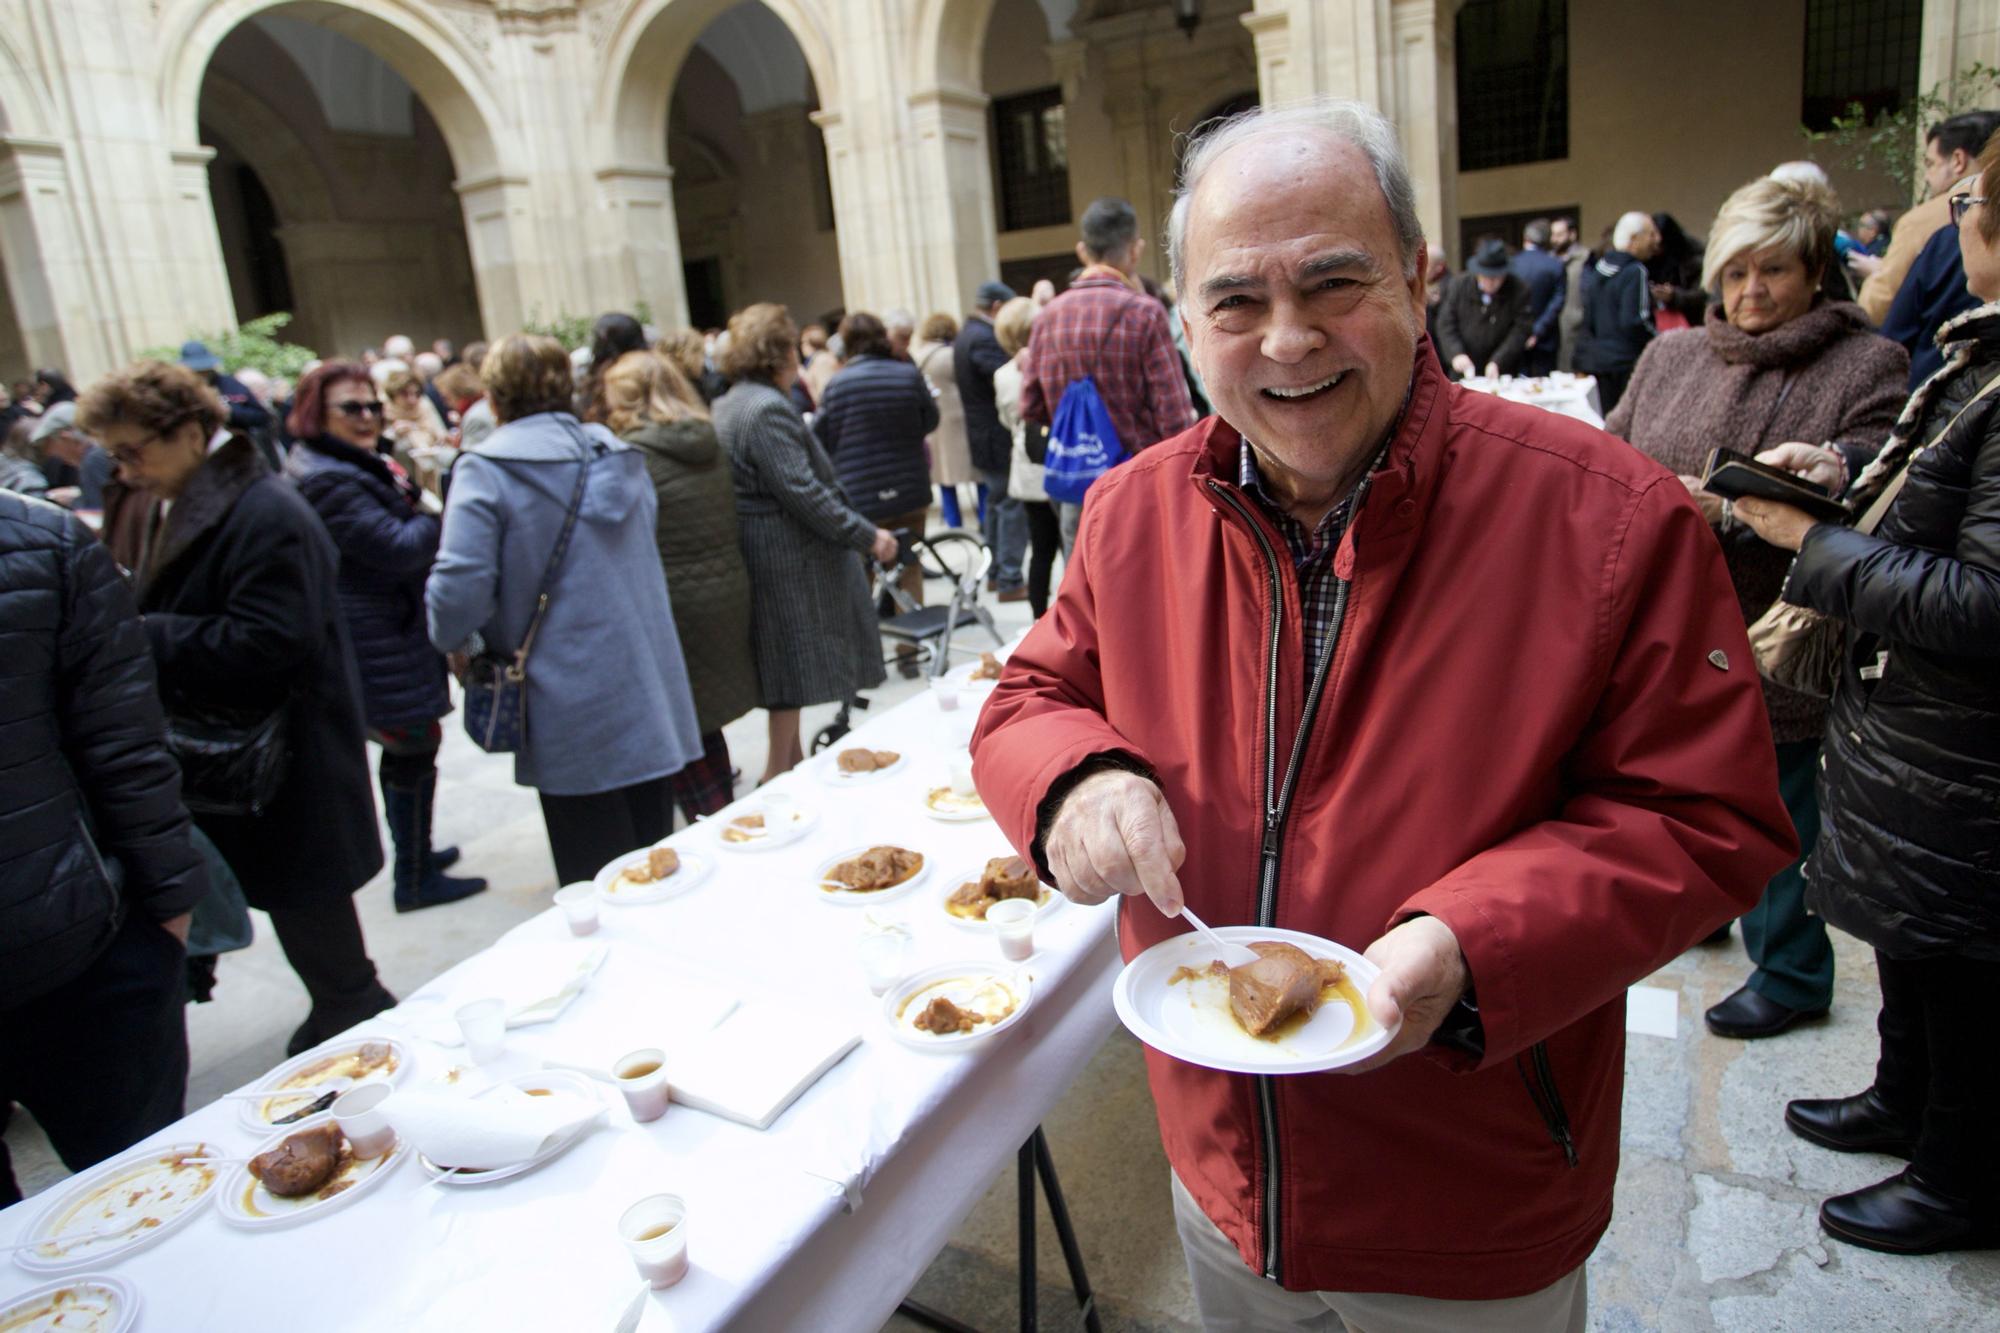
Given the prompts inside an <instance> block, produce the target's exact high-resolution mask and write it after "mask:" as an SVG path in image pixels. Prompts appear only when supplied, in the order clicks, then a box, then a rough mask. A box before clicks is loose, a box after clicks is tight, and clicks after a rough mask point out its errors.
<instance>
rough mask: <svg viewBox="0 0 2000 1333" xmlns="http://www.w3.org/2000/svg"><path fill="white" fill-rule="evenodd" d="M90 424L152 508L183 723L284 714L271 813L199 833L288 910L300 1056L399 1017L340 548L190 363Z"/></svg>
mask: <svg viewBox="0 0 2000 1333" xmlns="http://www.w3.org/2000/svg"><path fill="white" fill-rule="evenodd" d="M77 421H78V424H79V425H80V426H81V427H82V428H83V429H84V430H85V431H86V432H87V433H88V434H90V435H91V436H92V437H93V438H95V439H96V440H98V441H99V442H100V443H102V444H103V445H104V447H105V448H106V449H108V450H109V451H110V453H111V456H112V457H113V458H114V459H116V460H117V463H118V473H119V481H120V483H121V485H122V489H123V491H124V495H123V496H122V499H121V503H135V504H140V505H142V506H144V509H143V512H142V519H143V521H142V522H141V524H140V525H139V526H140V530H139V531H138V532H137V534H136V542H135V549H134V551H133V553H132V556H131V564H132V567H133V578H134V581H135V583H136V585H137V586H136V591H137V594H138V600H139V610H140V611H141V613H142V617H143V619H142V623H143V624H144V627H145V631H146V639H147V644H148V646H149V647H150V648H151V649H152V654H153V663H154V665H155V666H156V667H157V668H158V671H159V684H160V696H161V699H162V701H163V702H164V703H165V705H166V710H167V715H168V717H169V718H170V719H173V718H202V719H206V718H213V717H217V716H235V717H249V718H258V719H267V718H270V717H271V716H272V715H273V714H278V713H282V714H283V717H282V731H281V735H282V737H283V744H282V749H283V751H284V753H285V754H286V755H287V759H286V761H285V763H284V766H283V770H282V772H283V776H282V778H281V779H280V780H279V783H278V786H277V789H276V791H275V792H274V793H273V794H271V795H270V797H269V799H268V800H267V801H266V802H265V804H264V805H263V808H262V812H261V813H259V814H209V813H201V812H196V814H195V823H196V825H198V826H199V827H200V829H201V831H202V832H204V833H206V834H207V835H208V836H209V838H210V840H211V841H213V842H214V843H215V846H216V849H217V850H218V851H220V852H221V853H222V857H223V859H224V860H225V861H227V862H228V863H229V866H230V868H231V869H232V870H234V871H235V872H236V877H237V878H238V879H239V880H240V881H241V882H242V885H243V893H244V896H245V897H246V898H248V899H249V900H250V905H251V906H252V907H257V908H261V909H262V910H264V911H265V912H268V913H270V916H271V925H272V926H273V928H275V930H276V931H277V935H278V943H279V944H280V945H281V946H283V948H284V950H285V957H286V958H287V959H289V960H290V962H291V964H292V968H293V970H294V971H296V972H297V973H298V975H299V980H301V981H302V982H304V983H305V987H306V991H307V993H308V994H309V995H310V996H311V997H312V1010H311V1012H310V1013H309V1014H308V1015H307V1017H306V1021H305V1022H304V1023H302V1024H300V1025H299V1028H298V1030H297V1031H296V1032H294V1033H293V1034H292V1038H291V1041H290V1043H289V1045H288V1048H287V1049H288V1050H289V1051H291V1052H292V1053H294V1054H296V1053H297V1052H299V1051H303V1050H306V1049H308V1048H309V1047H312V1046H314V1045H317V1044H318V1043H319V1042H322V1041H324V1040H326V1039H327V1038H328V1037H331V1036H333V1035H335V1034H336V1033H339V1032H342V1031H344V1030H346V1029H347V1028H349V1027H352V1026H353V1025H354V1024H356V1023H359V1022H360V1021H361V1020H363V1019H365V1018H369V1017H372V1016H373V1015H375V1014H377V1013H380V1012H381V1011H382V1010H384V1009H387V1008H388V1007H389V1006H391V1005H393V1004H394V1003H395V997H394V996H392V995H390V994H389V992H388V991H387V990H386V989H385V988H384V987H383V985H382V983H381V981H380V980H379V979H378V978H377V977H376V975H375V964H374V963H373V962H372V961H371V960H370V959H369V957H368V950H367V947H366V945H365V943H364V941H363V940H362V937H361V921H360V919H359V918H358V917H357V916H356V915H355V911H354V891H355V890H356V889H359V888H360V887H361V886H362V885H363V884H365V883H367V881H368V880H369V878H370V877H372V876H373V875H374V874H375V872H376V871H378V870H380V869H381V868H382V842H381V838H380V836H379V835H378V834H377V833H376V830H375V799H374V795H373V793H372V792H370V791H369V789H368V754H367V749H366V747H365V746H364V744H363V743H362V738H361V736H362V721H361V686H360V682H359V680H358V679H357V677H356V672H355V667H354V649H353V647H352V645H351V644H350V643H349V641H348V636H347V623H346V620H345V618H344V617H343V616H342V615H341V610H340V602H339V597H338V570H339V567H340V563H341V561H340V552H339V551H338V550H336V549H335V547H334V544H333V542H332V541H331V540H329V539H328V537H327V533H326V528H325V526H324V525H323V524H322V523H321V522H320V520H319V517H318V516H317V515H316V514H315V513H314V512H313V510H312V507H311V506H310V505H308V504H307V503H306V502H305V501H304V500H303V499H301V498H300V497H299V493H298V491H297V490H295V489H294V488H293V487H292V486H290V485H288V484H287V483H286V482H285V480H284V479H283V478H282V477H279V476H277V475H275V474H273V473H272V472H271V470H270V468H269V467H268V465H266V463H265V462H264V458H263V455H262V453H260V452H259V450H258V448H257V446H256V445H255V444H254V443H253V442H252V441H251V440H250V439H249V438H248V437H247V436H243V435H239V434H236V433H234V432H232V431H230V430H229V429H228V428H227V426H226V424H225V423H226V422H227V421H228V410H227V409H226V408H225V407H224V406H223V403H222V399H221V398H220V397H218V396H217V395H216V392H215V390H213V389H211V388H209V386H208V385H206V384H204V383H203V382H202V381H201V379H200V377H199V376H197V375H196V374H195V373H194V372H193V371H191V370H188V369H187V368H186V367H184V366H177V365H168V364H166V363H164V362H160V361H141V362H138V363H137V364H135V365H132V366H128V367H126V368H125V369H124V370H120V371H115V372H113V373H112V374H110V375H106V376H105V377H104V378H103V379H101V380H99V381H98V382H97V383H95V384H93V385H91V387H90V389H89V390H88V391H87V392H86V393H85V394H84V395H83V397H82V399H81V400H80V401H79V403H78V411H77ZM107 518H108V521H109V520H110V519H111V518H112V516H107ZM190 804H191V805H192V804H195V802H193V801H190Z"/></svg>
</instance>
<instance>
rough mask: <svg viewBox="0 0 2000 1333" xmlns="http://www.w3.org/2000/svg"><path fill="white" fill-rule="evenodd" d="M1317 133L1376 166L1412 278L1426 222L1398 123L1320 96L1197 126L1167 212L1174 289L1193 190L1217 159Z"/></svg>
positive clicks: (1180, 281)
mask: <svg viewBox="0 0 2000 1333" xmlns="http://www.w3.org/2000/svg"><path fill="white" fill-rule="evenodd" d="M1315 130H1317V131H1319V132H1321V133H1324V134H1331V135H1332V136H1333V137H1334V138H1336V139H1339V140H1340V141H1341V142H1343V143H1349V144H1352V145H1354V146H1355V147H1356V148H1359V149H1360V150H1361V151H1362V152H1363V153H1364V154H1366V156H1367V158H1368V162H1369V165H1371V166H1373V167H1374V168H1375V183H1376V184H1377V185H1379V186H1381V187H1382V199H1383V201H1384V202H1385V203H1387V204H1388V205H1389V220H1390V221H1391V222H1392V223H1393V224H1394V225H1395V228H1396V240H1397V243H1398V245H1399V246H1400V247H1401V249H1402V252H1403V272H1404V274H1405V275H1406V276H1411V277H1414V276H1415V275H1416V271H1417V251H1418V250H1419V249H1421V248H1423V244H1424V224H1423V222H1422V221H1421V220H1420V219H1419V218H1418V217H1417V189H1416V186H1415V185H1414V184H1412V183H1411V181H1410V168H1409V164H1408V163H1406V162H1405V161H1404V160H1403V146H1402V145H1401V144H1400V143H1398V142H1397V140H1396V127H1395V126H1394V125H1392V124H1390V123H1389V120H1388V118H1387V117H1385V116H1383V115H1382V114H1381V113H1380V112H1378V111H1376V110H1375V109H1374V108H1373V107H1371V106H1369V105H1368V104H1367V103H1365V102H1357V101H1353V100H1352V99H1349V98H1344V97H1316V98H1311V99H1308V100H1306V101H1302V102H1292V103H1288V104H1286V105H1284V106H1275V107H1257V108H1255V109H1252V110H1249V111H1245V112H1242V113H1240V114H1238V115H1234V116H1230V117H1228V118H1227V119H1224V120H1216V121H1211V122H1209V123H1208V124H1207V125H1205V126H1196V127H1195V131H1194V134H1193V135H1192V136H1191V138H1190V141H1189V144H1188V150H1187V157H1186V158H1185V159H1184V160H1183V161H1182V163H1181V179H1180V184H1179V186H1178V187H1176V188H1175V190H1174V206H1173V209H1172V210H1171V211H1170V212H1169V213H1168V214H1167V263H1168V266H1169V267H1170V268H1171V270H1172V273H1173V280H1174V290H1175V291H1184V290H1186V287H1185V281H1186V269H1187V224H1188V213H1189V211H1190V209H1191V207H1192V201H1193V199H1194V194H1195V191H1196V190H1197V189H1198V188H1200V186H1201V178H1202V177H1203V176H1205V175H1207V174H1208V169H1209V168H1210V167H1212V166H1214V165H1215V162H1216V159H1217V158H1219V157H1221V156H1222V155H1223V154H1224V153H1227V152H1228V151H1229V150H1230V149H1232V148H1235V147H1238V146H1239V145H1241V144H1245V143H1248V142H1249V141H1250V140H1252V139H1261V138H1265V137H1266V136H1272V137H1277V136H1296V135H1299V134H1304V133H1310V132H1312V131H1315Z"/></svg>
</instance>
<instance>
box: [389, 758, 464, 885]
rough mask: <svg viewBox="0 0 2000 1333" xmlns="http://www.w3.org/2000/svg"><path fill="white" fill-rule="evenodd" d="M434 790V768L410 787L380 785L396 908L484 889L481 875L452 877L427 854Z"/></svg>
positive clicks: (435, 786)
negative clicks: (392, 852) (391, 853)
mask: <svg viewBox="0 0 2000 1333" xmlns="http://www.w3.org/2000/svg"><path fill="white" fill-rule="evenodd" d="M436 791H437V772H436V770H432V772H431V773H430V774H429V776H428V777H427V778H426V779H424V780H423V781H421V782H419V783H418V784H417V785H416V786H414V787H392V786H386V785H385V786H384V787H383V788H382V807H383V812H384V813H385V814H386V815H387V816H388V820H389V841H390V843H391V844H392V845H393V847H394V849H395V855H396V859H395V864H394V866H393V868H392V876H391V878H392V879H393V881H394V884H395V894H394V896H395V903H396V910H397V911H398V912H420V911H422V910H423V909H424V908H426V907H442V906H444V904H446V903H455V902H458V901H459V900H460V899H463V898H470V897H471V896H472V895H473V894H475V893H484V892H486V881H485V880H483V879H454V878H453V877H452V876H450V875H447V874H444V873H442V872H441V871H440V869H439V868H438V864H437V859H436V858H435V857H434V856H433V855H432V854H431V851H430V845H431V801H432V799H433V798H434V796H435V793H436Z"/></svg>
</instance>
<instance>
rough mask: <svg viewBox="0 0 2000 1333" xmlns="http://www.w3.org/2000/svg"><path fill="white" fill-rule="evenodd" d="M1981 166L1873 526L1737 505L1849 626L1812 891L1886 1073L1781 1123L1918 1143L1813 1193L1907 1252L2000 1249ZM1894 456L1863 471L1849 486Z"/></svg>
mask: <svg viewBox="0 0 2000 1333" xmlns="http://www.w3.org/2000/svg"><path fill="white" fill-rule="evenodd" d="M1979 166H1980V168H1981V170H1980V174H1979V175H1978V176H1977V177H1975V178H1974V180H1973V182H1972V187H1971V189H1970V190H1968V191H1962V192H1961V193H1960V194H1959V195H1958V196H1957V197H1955V198H1953V199H1952V201H1951V205H1952V207H1951V217H1952V220H1953V221H1954V222H1956V223H1957V225H1958V241H1959V253H1960V255H1961V257H1962V259H1963V261H1964V265H1965V277H1966V286H1967V287H1968V288H1969V289H1970V290H1971V292H1972V294H1973V295H1974V296H1977V297H1978V298H1979V299H1980V300H1981V301H1982V302H1984V303H1985V304H1983V305H1981V306H1979V307H1978V308H1977V309H1974V310H1971V311H1968V312H1966V313H1965V314H1963V315H1961V316H1959V317H1958V318H1957V319H1954V320H1952V321H1950V322H1949V323H1947V324H1946V325H1945V326H1944V327H1943V328H1942V329H1940V330H1939V331H1938V344H1939V346H1940V347H1941V348H1942V349H1943V350H1944V352H1945V365H1944V368H1943V369H1942V370H1940V371H1939V372H1938V373H1937V374H1935V375H1933V376H1932V377H1931V378H1930V379H1929V380H1927V381H1925V382H1924V384H1923V385H1921V386H1920V387H1919V388H1918V389H1917V391H1916V393H1915V394H1913V395H1911V398H1910V402H1909V406H1908V407H1907V408H1906V409H1905V411H1904V413H1903V416H1902V419H1901V420H1900V421H1899V422H1898V423H1897V427H1896V431H1895V434H1894V436H1892V438H1891V441H1890V444H1889V445H1888V446H1887V447H1885V448H1884V450H1883V459H1884V462H1885V464H1886V463H1888V462H1889V461H1890V460H1892V459H1899V458H1901V457H1903V456H1905V455H1907V456H1908V457H1909V462H1908V465H1907V471H1906V472H1905V473H1904V477H1903V481H1902V488H1901V490H1900V491H1898V492H1897V493H1896V494H1895V497H1894V499H1893V501H1892V502H1891V504H1890V506H1889V508H1888V510H1887V512H1886V514H1885V515H1884V516H1883V518H1882V520H1881V522H1880V525H1879V526H1878V527H1877V528H1876V529H1875V531H1874V532H1872V533H1864V532H1858V531H1855V530H1854V529H1851V528H1847V527H1843V526H1841V525H1839V524H1834V523H1819V522H1815V521H1814V520H1813V519H1812V518H1811V517H1810V516H1808V515H1806V514H1805V513H1804V512H1802V511H1801V510H1798V509H1795V508H1793V507H1792V506H1790V505H1785V504H1779V503H1776V502H1774V501H1770V500H1759V499H1745V500H1739V501H1737V503H1736V506H1735V508H1736V514H1737V517H1738V518H1739V519H1740V520H1741V521H1743V522H1744V523H1746V524H1748V525H1749V527H1750V528H1751V529H1752V530H1753V531H1755V532H1756V533H1757V534H1758V535H1759V536H1760V537H1762V538H1763V539H1764V540H1765V541H1767V542H1769V543H1770V544H1771V546H1772V547H1773V548H1774V549H1776V550H1778V551H1781V552H1793V551H1796V552H1797V553H1798V554H1797V558H1796V559H1795V560H1793V562H1792V566H1791V572H1790V574H1789V575H1788V576H1787V577H1786V579H1785V584H1784V588H1783V595H1784V599H1785V600H1786V601H1787V602H1790V603H1792V604H1793V605H1795V606H1800V607H1806V608H1809V609H1811V610H1814V611H1818V612H1820V613H1822V614H1824V615H1827V616H1831V617H1836V618H1838V619H1839V620H1840V621H1842V622H1843V623H1844V625H1845V630H1846V638H1845V650H1846V651H1845V653H1844V656H1843V659H1842V666H1841V672H1840V676H1839V680H1838V683H1837V684H1836V686H1835V689H1834V697H1833V707H1832V712H1831V714H1830V716H1829V717H1828V719H1827V727H1826V740H1825V749H1826V762H1825V767H1824V770H1823V772H1822V773H1821V775H1820V779H1819V798H1820V802H1821V806H1822V808H1823V809H1824V811H1825V827H1824V828H1823V830H1822V832H1821V836H1820V842H1819V847H1818V849H1817V850H1816V851H1815V852H1814V854H1813V860H1812V865H1811V887H1810V889H1809V890H1808V892H1807V903H1808V905H1809V906H1810V907H1811V908H1812V909H1813V910H1814V911H1815V912H1817V913H1819V914H1820V915H1821V916H1823V917H1825V918H1826V920H1827V921H1828V922H1829V923H1830V924H1832V925H1835V926H1838V927H1840V928H1841V929H1842V930H1845V931H1847V932H1848V933H1849V934H1852V935H1855V936H1857V937H1858V938H1860V939H1861V940H1863V941H1864V942H1866V943H1868V944H1870V945H1873V946H1874V948H1875V957H1876V964H1877V970H1878V973H1879V977H1880V981H1881V986H1882V1014H1881V1017H1880V1019H1879V1020H1878V1023H1877V1026H1878V1028H1879V1030H1880V1032H1881V1039H1882V1048H1881V1058H1880V1060H1879V1062H1878V1063H1877V1065H1876V1067H1875V1082H1874V1085H1873V1086H1872V1087H1870V1088H1868V1089H1867V1090H1866V1091H1864V1092H1861V1093H1859V1094H1856V1095H1854V1096H1851V1097H1839V1098H1831V1099H1811V1100H1802V1101H1794V1102H1792V1103H1791V1104H1790V1105H1788V1106H1787V1107H1786V1108H1785V1123H1786V1125H1787V1126H1788V1127H1789V1128H1790V1129H1791V1130H1792V1132H1793V1133H1795V1134H1798V1135H1799V1136H1800V1137H1801V1138H1805V1139H1808V1140H1810V1141H1812V1142H1814V1143H1817V1144H1820V1145H1821V1146H1823V1147H1828V1148H1832V1149H1834V1150H1836V1151H1839V1152H1877V1153H1885V1154H1888V1155H1890V1156H1894V1157H1904V1158H1908V1159H1909V1161H1910V1165H1909V1167H1908V1168H1907V1169H1906V1170H1904V1171H1901V1172H1899V1173H1897V1174H1896V1175H1893V1176H1890V1177H1889V1178H1888V1179H1886V1180H1883V1181H1879V1182H1877V1183H1876V1184H1873V1185H1870V1186H1868V1187H1867V1188H1865V1189H1860V1190H1855V1191H1853V1192H1852V1193H1849V1194H1842V1195H1837V1196H1835V1197H1833V1198H1830V1199H1828V1200H1827V1201H1826V1202H1825V1203H1824V1204H1823V1205H1821V1207H1820V1225H1821V1226H1822V1227H1823V1228H1824V1229H1825V1230H1826V1231H1827V1233H1828V1234H1829V1235H1831V1236H1833V1237H1835V1238H1836V1239H1838V1240H1843V1241H1846V1242H1848V1243H1849V1244H1852V1245H1859V1246H1863V1247H1865V1248H1867V1249H1872V1250H1882V1251H1886V1252H1889V1253H1893V1254H1928V1253H1934V1252H1938V1251H1943V1250H1959V1249H1979V1248H1990V1247H1993V1246H2000V1135H1996V1133H1995V1127H1996V1126H2000V1060H1996V1059H1995V1058H1994V1054H1993V1043H1992V1038H1991V1036H1990V1033H1989V1030H1988V1029H1987V1028H1986V1027H1985V1026H1984V1024H1983V1023H1981V1022H1980V1016H1981V1015H1983V1014H1985V1013H1986V1012H1988V1011H1989V1009H1990V1008H1991V1006H1992V1000H1993V995H1994V992H1995V990H1996V988H2000V661H1996V659H2000V378H1997V377H2000V203H1994V202H1988V201H1989V200H1992V199H1994V197H1995V191H1996V189H2000V169H1996V168H2000V139H1996V140H1995V142H1994V143H1992V144H1990V145H1988V147H1987V148H1986V151H1985V152H1983V153H1981V154H1980V158H1979ZM1906 441H1907V442H1911V443H1914V445H1915V448H1914V449H1913V450H1906V449H1903V448H1900V447H1899V446H1900V445H1902V444H1903V443H1904V442H1906ZM1760 461H1762V462H1766V463H1772V464H1775V465H1777V466H1780V467H1784V468H1788V469H1790V470H1793V471H1796V472H1801V473H1804V474H1805V475H1806V476H1807V478H1808V479H1809V480H1813V481H1818V482H1821V483H1822V484H1829V483H1831V484H1833V485H1835V486H1838V484H1839V482H1840V481H1841V478H1842V474H1843V468H1842V461H1843V460H1841V459H1839V458H1838V457H1836V456H1835V455H1834V454H1833V453H1832V452H1830V451H1828V450H1824V449H1815V448H1813V447H1811V446H1809V445H1802V444H1787V445H1784V446H1781V447H1780V448H1778V449H1775V450H1771V451H1770V452H1768V453H1766V454H1765V455H1764V456H1763V457H1762V458H1761V459H1760ZM1895 470H1896V469H1892V468H1889V467H1882V468H1877V469H1875V470H1874V472H1875V475H1872V476H1871V475H1869V474H1868V473H1863V474H1862V476H1861V477H1860V479H1859V480H1858V481H1857V482H1856V484H1855V487H1854V490H1855V492H1856V499H1857V501H1860V500H1866V499H1867V498H1869V497H1870V496H1874V495H1881V494H1884V493H1886V491H1885V488H1886V486H1887V485H1888V484H1890V483H1891V482H1892V481H1893V475H1892V474H1893V472H1894V471H1895Z"/></svg>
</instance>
